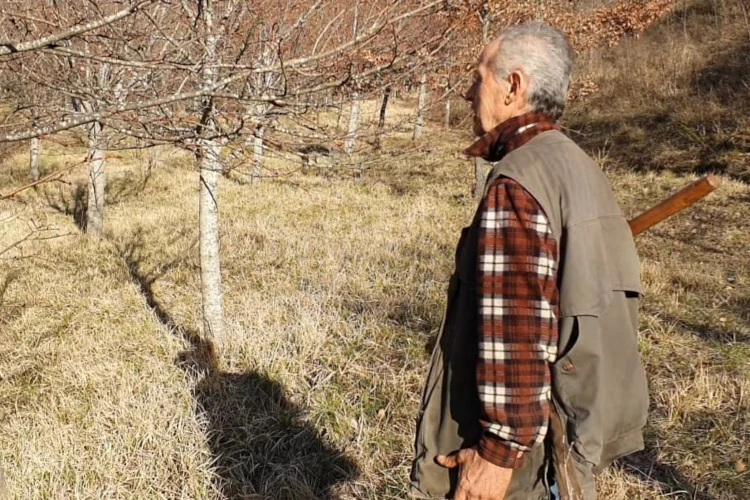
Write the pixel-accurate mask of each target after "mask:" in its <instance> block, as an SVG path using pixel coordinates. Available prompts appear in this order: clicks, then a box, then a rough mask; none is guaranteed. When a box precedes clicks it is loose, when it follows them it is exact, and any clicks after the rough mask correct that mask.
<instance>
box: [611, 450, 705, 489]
mask: <svg viewBox="0 0 750 500" xmlns="http://www.w3.org/2000/svg"><path fill="white" fill-rule="evenodd" d="M658 441H659V439H658V438H657V439H653V440H649V439H647V442H646V448H645V449H644V450H643V451H640V452H637V453H634V454H632V455H628V456H627V457H624V458H621V459H619V460H618V461H617V462H616V463H615V467H619V468H621V469H622V470H624V471H625V472H627V473H628V474H630V475H632V476H635V477H637V478H638V479H639V480H641V481H643V482H646V483H651V484H654V483H656V484H657V485H658V486H659V487H660V489H661V491H662V493H663V494H664V495H665V496H668V497H669V498H675V499H685V500H688V499H690V500H714V497H713V496H711V495H710V494H709V493H708V492H707V491H705V489H704V487H703V486H695V485H693V484H692V483H691V482H690V481H689V480H688V479H687V478H686V477H685V476H684V475H683V474H682V473H681V472H680V471H679V470H678V469H677V468H675V467H673V466H671V465H667V464H664V463H662V462H660V461H659V459H658V456H659V453H658V449H657V447H656V446H657V444H656V443H657V442H658Z"/></svg>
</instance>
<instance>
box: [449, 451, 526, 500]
mask: <svg viewBox="0 0 750 500" xmlns="http://www.w3.org/2000/svg"><path fill="white" fill-rule="evenodd" d="M437 461H438V463H439V464H440V465H442V466H443V467H447V468H449V469H453V468H454V467H459V474H458V486H457V487H456V493H455V495H454V497H453V499H454V500H503V499H504V498H505V494H506V492H507V491H508V485H510V478H511V475H512V474H513V469H506V468H503V467H498V466H497V465H495V464H493V463H492V462H488V461H487V460H485V459H483V458H482V457H481V456H479V453H477V450H475V449H474V448H466V449H464V450H461V451H459V452H458V453H457V454H455V455H451V456H445V455H440V456H438V457H437Z"/></svg>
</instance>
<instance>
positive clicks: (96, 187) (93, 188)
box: [86, 122, 107, 238]
mask: <svg viewBox="0 0 750 500" xmlns="http://www.w3.org/2000/svg"><path fill="white" fill-rule="evenodd" d="M106 142H107V141H106V137H105V133H104V130H103V126H102V124H101V123H99V122H94V123H93V124H92V125H91V126H90V127H89V180H88V203H87V206H86V234H89V235H91V236H94V237H96V238H101V237H103V236H104V192H105V189H106V188H107V172H106V170H105V167H106V147H107V144H106Z"/></svg>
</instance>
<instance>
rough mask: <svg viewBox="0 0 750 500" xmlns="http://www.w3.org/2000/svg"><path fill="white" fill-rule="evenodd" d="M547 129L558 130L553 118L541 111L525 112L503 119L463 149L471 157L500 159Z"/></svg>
mask: <svg viewBox="0 0 750 500" xmlns="http://www.w3.org/2000/svg"><path fill="white" fill-rule="evenodd" d="M548 130H560V125H558V123H557V122H555V120H553V119H552V118H550V117H549V116H548V115H545V114H542V113H526V114H524V115H520V116H516V117H513V118H511V119H509V120H506V121H504V122H503V123H501V124H500V125H498V126H497V127H495V128H494V129H492V130H490V131H489V132H487V133H486V134H484V135H483V136H482V137H480V138H479V139H477V140H476V141H475V142H474V143H473V144H472V145H471V146H469V147H468V148H466V149H465V150H464V154H466V155H468V156H471V157H479V158H484V159H485V160H487V161H489V162H496V161H500V160H501V159H502V158H503V156H505V155H507V154H508V153H510V152H511V151H513V150H514V149H517V148H519V147H521V146H523V145H524V144H526V143H527V142H528V141H530V140H531V139H532V138H534V137H536V136H537V135H539V134H541V133H542V132H546V131H548Z"/></svg>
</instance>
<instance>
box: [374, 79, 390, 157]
mask: <svg viewBox="0 0 750 500" xmlns="http://www.w3.org/2000/svg"><path fill="white" fill-rule="evenodd" d="M390 97H391V86H390V85H387V86H386V87H385V90H383V101H382V102H381V103H380V115H379V116H378V130H377V132H376V134H375V149H380V147H381V146H382V144H381V141H382V140H383V128H385V112H386V110H387V109H388V99H390Z"/></svg>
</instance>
